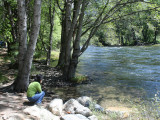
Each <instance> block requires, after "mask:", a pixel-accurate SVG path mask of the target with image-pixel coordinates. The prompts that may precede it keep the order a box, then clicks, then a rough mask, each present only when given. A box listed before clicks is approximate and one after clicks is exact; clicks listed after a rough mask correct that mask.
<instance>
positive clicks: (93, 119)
mask: <svg viewBox="0 0 160 120" xmlns="http://www.w3.org/2000/svg"><path fill="white" fill-rule="evenodd" d="M88 119H89V120H98V119H97V117H96V116H95V115H92V116H89V117H88Z"/></svg>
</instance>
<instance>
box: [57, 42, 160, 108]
mask: <svg viewBox="0 0 160 120" xmlns="http://www.w3.org/2000/svg"><path fill="white" fill-rule="evenodd" d="M77 72H78V73H80V74H83V75H87V76H89V77H90V78H92V79H93V80H94V81H93V83H92V84H88V85H86V84H85V85H79V86H77V87H75V88H74V87H72V88H66V89H67V90H66V89H65V88H64V89H61V90H60V91H61V94H60V95H61V96H63V95H64V92H65V95H66V96H68V97H69V96H74V97H78V96H82V95H87V96H91V97H93V98H94V99H96V100H97V101H98V102H99V103H100V104H105V106H107V105H106V102H107V104H108V105H109V104H110V105H111V104H116V105H117V104H119V102H120V101H123V100H124V99H139V98H144V99H147V98H152V97H154V95H155V94H156V93H157V92H158V91H159V90H160V77H159V76H160V74H159V73H160V46H159V45H156V46H143V47H142V46H141V47H139V46H136V47H93V46H90V47H89V48H88V49H87V51H86V52H85V53H84V54H83V55H82V56H81V58H80V62H79V65H78V69H77ZM57 91H59V89H57ZM103 106H104V105H103Z"/></svg>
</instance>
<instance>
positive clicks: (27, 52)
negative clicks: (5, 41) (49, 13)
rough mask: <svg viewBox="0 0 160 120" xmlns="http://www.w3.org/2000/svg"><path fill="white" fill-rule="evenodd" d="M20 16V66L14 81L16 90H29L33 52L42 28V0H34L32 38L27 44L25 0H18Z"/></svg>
mask: <svg viewBox="0 0 160 120" xmlns="http://www.w3.org/2000/svg"><path fill="white" fill-rule="evenodd" d="M17 2H18V16H19V23H18V24H19V31H18V32H19V68H18V76H17V78H16V80H15V81H14V83H13V87H14V89H15V90H16V91H19V92H22V91H25V90H27V87H28V84H29V76H30V70H31V65H32V60H33V54H34V50H35V47H36V42H37V38H38V35H39V28H40V17H41V0H34V13H33V23H32V27H31V34H30V40H29V43H28V45H27V16H26V4H25V0H18V1H17Z"/></svg>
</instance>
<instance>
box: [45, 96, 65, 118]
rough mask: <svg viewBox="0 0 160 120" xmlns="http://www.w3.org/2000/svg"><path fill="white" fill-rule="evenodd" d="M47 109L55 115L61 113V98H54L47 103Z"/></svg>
mask: <svg viewBox="0 0 160 120" xmlns="http://www.w3.org/2000/svg"><path fill="white" fill-rule="evenodd" d="M48 109H49V110H50V111H51V112H52V113H53V114H54V115H57V116H60V115H62V110H63V100H62V99H54V100H52V101H51V102H50V104H49V105H48Z"/></svg>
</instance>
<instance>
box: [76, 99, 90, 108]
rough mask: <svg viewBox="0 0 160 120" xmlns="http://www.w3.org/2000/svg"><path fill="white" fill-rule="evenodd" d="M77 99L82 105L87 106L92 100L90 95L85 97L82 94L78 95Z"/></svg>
mask: <svg viewBox="0 0 160 120" xmlns="http://www.w3.org/2000/svg"><path fill="white" fill-rule="evenodd" d="M77 101H78V102H79V103H80V104H82V105H83V106H85V107H89V105H90V103H91V102H92V99H91V98H90V97H87V96H82V97H79V98H78V99H77Z"/></svg>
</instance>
